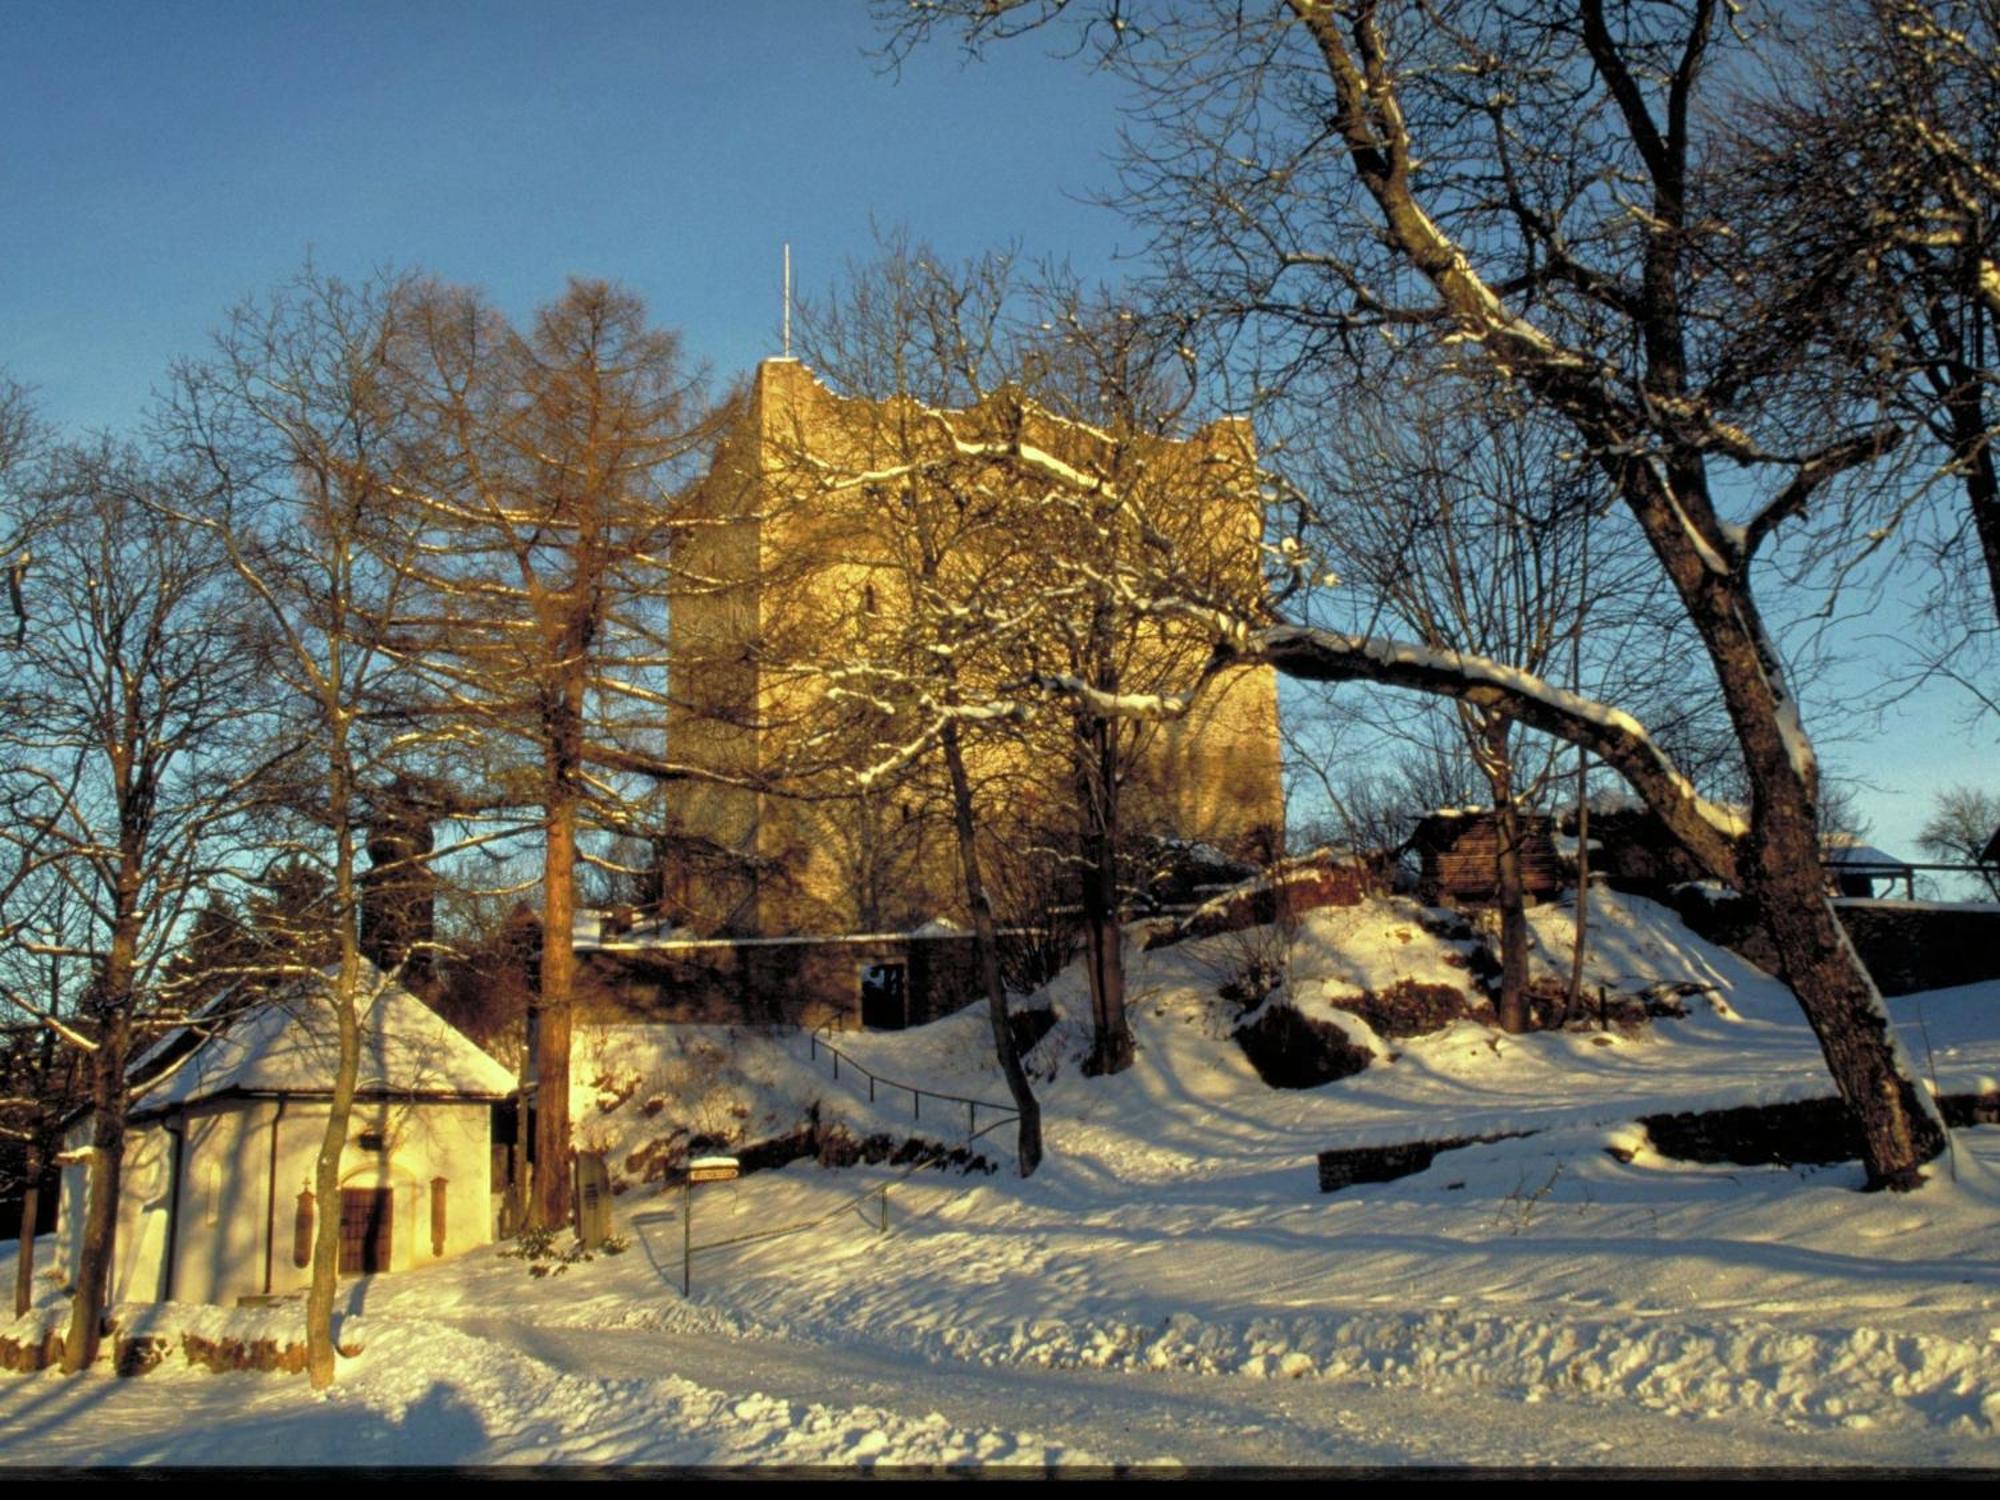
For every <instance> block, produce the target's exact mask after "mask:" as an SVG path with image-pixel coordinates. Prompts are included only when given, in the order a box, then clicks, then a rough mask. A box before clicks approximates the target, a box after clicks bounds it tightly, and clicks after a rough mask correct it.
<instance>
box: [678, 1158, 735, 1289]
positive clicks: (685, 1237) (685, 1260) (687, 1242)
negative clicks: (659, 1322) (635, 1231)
mask: <svg viewBox="0 0 2000 1500" xmlns="http://www.w3.org/2000/svg"><path fill="white" fill-rule="evenodd" d="M739 1168H740V1164H739V1163H738V1162H737V1160H736V1158H735V1157H733V1156H697V1157H694V1158H693V1159H692V1160H690V1161H689V1162H688V1164H687V1176H686V1177H685V1178H683V1179H682V1180H681V1296H683V1297H686V1296H687V1295H688V1290H689V1288H690V1287H691V1286H692V1285H693V1277H692V1267H693V1265H694V1185H695V1184H696V1183H697V1182H734V1181H735V1180H736V1178H737V1175H738V1172H739Z"/></svg>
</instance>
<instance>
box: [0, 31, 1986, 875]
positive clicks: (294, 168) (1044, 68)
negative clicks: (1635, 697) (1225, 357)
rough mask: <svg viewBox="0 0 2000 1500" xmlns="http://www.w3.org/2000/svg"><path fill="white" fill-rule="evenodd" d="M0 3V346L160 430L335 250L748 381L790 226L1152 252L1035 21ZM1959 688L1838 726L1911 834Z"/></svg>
mask: <svg viewBox="0 0 2000 1500" xmlns="http://www.w3.org/2000/svg"><path fill="white" fill-rule="evenodd" d="M0 22H4V32H0V36H4V40H0V368H5V369H7V370H9V371H11V373H12V374H14V375H15V376H16V377H18V378H20V379H23V380H26V381H28V382H30V383H32V384H33V385H35V386H37V387H38V388H39V392H40V397H41V404H42V408H43V410H44V412H45V413H46V414H47V415H48V416H50V417H52V418H53V419H55V420H56V421H57V422H59V423H61V424H63V425H64V426H66V427H69V428H71V429H73V430H75V429H84V428H91V427H109V428H122V427H129V426H131V425H132V424H133V423H135V422H136V421H137V420H138V419H139V418H140V416H141V414H142V413H143V410H144V407H145V404H146V402H147V399H148V396H149V393H150V392H151V391H152V390H153V389H155V388H156V387H157V386H159V385H160V384H161V382H162V380H163V378H164V375H165V372H166V370H167V367H168V365H169V363H170V362H171V361H172V360H173V359H174V358H176V357H177V356H181V355H188V354H198V353H200V352H201V351H202V350H203V348H204V344H205V341H206V337H207V333H208V330H209V329H210V328H212V327H213V326H215V325H216V323H217V322H218V321H219V319H220V317H221V315H222V314H223V312H224V311H225V310H226V309H227V308H228V307H229V306H230V305H231V304H233V303H235V302H237V301H240V300H241V299H243V298H245V297H246V296H250V295H253V294H256V293H259V292H263V291H266V290H268V289H269V288H271V287H273V286H274V285H276V284H277V283H279V282H281V281H283V280H285V279H286V278H287V277H289V276H290V275H292V274H293V273H295V272H296V271H297V270H298V269H299V268H300V267H301V266H302V265H303V264H304V262H305V260H306V258H307V256H308V254H310V255H311V256H312V257H313V258H314V259H315V260H316V261H317V263H318V264H319V265H320V267H321V268H322V269H324V270H327V271H329V272H333V273H335V274H339V275H342V276H347V277H359V276H363V275H366V274H367V273H368V272H369V271H370V270H372V269H374V268H377V267H382V266H391V265H393V266H399V267H411V266H421V267H423V268H425V269H427V270H430V271H433V272H435V273H437V274H439V275H441V276H443V277H445V278H447V279H449V280H453V281H460V282H467V283H473V284H477V285H481V286H484V287H486V288H487V289H488V290H489V291H491V292H492V293H493V294H494V295H495V296H496V297H498V298H499V299H500V301H501V302H502V304H503V305H504V306H506V307H507V308H508V309H509V310H511V311H513V312H515V313H516V314H522V313H525V312H527V311H528V310H529V309H531V308H532V307H534V306H535V305H536V304H537V303H538V302H541V301H544V300H547V299H549V298H551V297H553V296H555V295H556V294H557V293H559V292H560V291H561V289H562V285H563V281H564V278H565V277H567V276H570V275H573V274H575V275H588V276H602V277H607V278H610V279H613V280H617V281H620V282H623V283H624V284H626V285H628V286H630V287H632V288H633V289H635V290H637V291H638V292H639V293H641V294H642V295H643V296H644V297H645V298H646V299H647V302H648V304H649V306H650V307H651V309H652V312H653V315H654V317H655V318H656V319H657V320H658V321H659V322H661V323H663V324H666V325H668V326H672V327H677V328H679V329H681V330H682V332H683V333H684V335H685V337H686V340H687V347H688V348H689V350H690V351H691V352H692V353H693V354H695V355H696V356H698V357H700V358H702V359H704V360H706V361H708V362H709V363H711V364H712V365H713V366H714V368H715V370H716V372H717V373H718V375H720V376H722V377H724V378H727V377H728V376H730V375H732V374H734V373H737V372H740V371H742V370H745V369H747V368H748V367H749V366H750V365H751V364H752V363H754V362H755V360H756V359H758V358H759V357H761V356H763V355H766V354H770V353H775V352H777V341H778V326H779V317H780V294H779V287H780V253H781V246H782V245H783V244H784V242H786V241H787V240H789V241H790V242H791V244H792V247H793V261H794V266H795V271H796V275H797V277H798V280H799V284H800V286H801V288H802V289H803V290H805V291H807V292H812V291H815V290H822V289H824V288H825V287H826V286H827V285H828V284H829V283H830V282H831V281H832V280H833V278H834V277H835V276H836V275H837V274H838V272H839V270H840V269H841V266H842V264H843V263H844V262H845V261H846V260H848V259H849V258H865V257H866V256H867V255H868V254H869V251H870V247H871V245H872V231H871V224H880V225H882V226H883V227H885V228H887V227H892V226H896V225H899V224H906V225H908V226H909V227H910V229H911V230H912V231H913V232H914V233H916V234H917V235H918V236H920V237H921V238H924V239H927V240H929V241H931V242H932V243H933V244H934V245H935V246H936V247H937V248H938V249H939V250H940V251H942V252H943V253H945V254H946V255H948V256H953V257H957V256H963V255H969V254H973V253H975V252H977V251H979V250H982V249H985V248H987V247H990V246H995V245H1001V244H1006V243H1009V242H1015V241H1018V242H1019V243H1020V245H1021V247H1022V249H1023V250H1024V252H1026V253H1027V254H1028V255H1029V256H1030V257H1035V256H1042V255H1054V256H1057V257H1065V258H1068V259H1069V260H1070V261H1071V262H1072V263H1073V264H1074V265H1075V266H1076V268H1077V269H1078V270H1079V271H1081V272H1083V273H1085V274H1086V275H1090V276H1093V277H1098V276H1102V277H1115V276H1116V275H1117V274H1118V272H1119V270H1120V268H1121V267H1120V262H1119V259H1118V257H1119V255H1120V253H1121V252H1127V253H1130V252H1136V251H1139V250H1141V249H1143V246H1144V237H1143V235H1142V233H1141V232H1140V231H1139V230H1137V229H1135V228H1133V227H1132V226H1130V225H1128V224H1125V223H1124V222H1122V221H1121V220H1120V219H1119V218H1118V217H1117V216H1116V215H1115V214H1113V213H1112V212H1111V211H1109V210H1106V209H1103V208H1101V207H1097V206H1095V205H1093V204H1091V203H1089V202H1088V201H1087V199H1088V197H1089V195H1090V194H1091V192H1092V191H1093V190H1096V189H1102V188H1103V187H1104V186H1105V185H1106V184H1107V182H1108V181H1109V179H1110V176H1111V172H1110V169H1109V166H1108V164H1107V155H1108V153H1109V152H1110V151H1111V149H1112V148H1113V146H1114V145H1115V142H1116V132H1117V127H1118V114H1117V106H1118V103H1119V96H1118V93H1117V91H1116V89H1115V87H1114V85H1113V84H1112V83H1111V81H1110V80H1109V79H1106V78H1103V77H1093V76H1091V74H1090V72H1089V70H1088V69H1087V68H1086V67H1085V66H1084V65H1083V63H1082V62H1081V61H1080V60H1075V59H1072V60H1069V61H1066V62H1063V61H1057V60H1053V59H1051V58H1049V57H1048V56H1047V55H1046V54H1045V50H1044V49H1041V48H1038V47H1037V46H1035V45H1034V44H1033V43H1027V44H1021V45H1016V46H1013V47H1003V48H999V49H996V50H995V51H994V52H993V53H992V54H991V55H990V56H989V57H988V58H987V59H986V60H985V61H983V62H980V63H977V64H973V65H969V66H968V65H965V64H964V63H963V62H962V60H961V58H960V56H959V54H958V53H957V52H956V51H955V50H954V49H952V48H951V47H949V46H942V45H940V46H934V47H932V48H930V49H927V50H923V51H920V52H918V53H917V54H916V55H915V56H914V57H913V58H911V59H910V60H909V62H908V63H907V64H906V66H905V67H904V68H903V69H902V71H901V74H900V76H891V75H889V74H887V73H885V71H884V70H883V66H882V64H881V62H880V61H879V60H878V59H876V58H873V57H871V56H869V55H868V52H869V50H870V49H872V48H874V47H876V46H877V45H878V44H879V40H880V38H879V36H878V35H877V34H876V32H875V31H874V29H873V28H872V26H871V23H870V20H869V16H868V12H867V7H866V6H865V5H864V4H862V3H860V0H727V3H723V0H652V3H627V0H577V3H572V4H569V5H563V6H556V5H552V4H521V3H511V0H480V3H465V0H422V3H414V0H406V3H401V4H387V3H380V0H347V3H342V4H324V3H321V4H303V3H297V4H292V3H273V0H263V3H255V4H250V3H233V0H232V3H223V0H209V3H200V4H196V3H188V0H153V3H147V4H136V3H112V0H98V3H80V0H57V3H49V0H0ZM1898 624H1899V622H1898V621H1896V620H1893V619H1889V618H1886V617H1885V618H1884V620H1883V622H1882V625H1881V626H1880V629H1881V630H1882V631H1884V632H1890V633H1893V632H1894V630H1895V629H1896V628H1897V626H1898ZM1893 651H1894V647H1893V645H1881V644H1875V645H1870V644H1867V643H1863V642H1860V641H1858V640H1857V645H1856V650H1855V653H1854V656H1853V659H1852V661H1851V663H1850V664H1849V666H1848V669H1847V671H1846V672H1845V673H1843V674H1841V676H1840V678H1838V679H1835V680H1830V681H1826V682H1823V683H1820V684H1815V685H1811V689H1816V691H1813V690H1810V689H1809V700H1811V699H1814V698H1816V699H1817V700H1818V702H1819V703H1820V704H1821V705H1824V704H1825V703H1827V702H1828V701H1830V700H1852V699H1855V698H1858V697H1859V696H1861V695H1862V694H1863V693H1864V692H1865V691H1866V690H1867V689H1868V688H1869V687H1871V686H1872V685H1874V684H1875V683H1877V682H1879V680H1880V679H1881V677H1882V675H1883V672H1884V667H1883V663H1884V662H1885V661H1887V660H1889V659H1890V658H1891V656H1892V655H1893ZM1885 653H1886V654H1885ZM1956 711H1957V700H1955V699H1953V698H1952V697H1950V696H1949V695H1947V694H1943V693H1931V694H1926V695H1923V696H1921V697H1919V698H1918V699H1916V700H1914V701H1913V702H1912V703H1911V704H1909V705H1906V706H1905V707H1904V708H1903V709H1900V710H1897V711H1893V712H1891V713H1890V714H1889V715H1888V717H1886V718H1885V719H1884V720H1883V721H1882V723H1881V726H1880V728H1879V729H1877V728H1875V727H1874V726H1873V725H1867V726H1862V730H1861V734H1860V737H1858V738H1854V739H1851V740H1847V741H1845V742H1842V743H1839V744H1830V745H1829V746H1828V757H1827V758H1828V759H1829V761H1830V762H1831V763H1832V764H1834V765H1835V766H1836V768H1838V769H1840V770H1843V771H1845V772H1848V773H1850V774H1856V775H1859V776H1861V777H1863V778H1865V779H1866V780H1867V781H1868V782H1869V783H1870V789H1869V790H1866V791H1864V793H1863V796H1862V806H1863V808H1864V810H1865V811H1866V813H1867V814H1868V815H1869V816H1870V817H1871V819H1872V820H1873V822H1874V826H1875V838H1876V841H1877V842H1878V843H1880V844H1882V845H1883V846H1884V847H1887V848H1889V849H1892V850H1894V851H1897V852H1900V853H1903V854H1905V855H1906V856H1913V855H1914V834H1915V830H1916V828H1917V826H1918V825H1919V824H1920V823H1921V822H1922V820H1923V818H1924V816H1925V813H1926V811H1927V805H1928V800H1929V796H1930V792H1931V790H1932V788H1934V787H1935V786H1937V785H1939V784H1942V783H1945V782H1951V781H1970V780H1979V779H1980V778H1981V777H1982V776H1986V777H1989V778H1990V772H1989V771H1988V769H1987V768H1988V767H1989V766H1990V765H1991V764H1992V763H1993V759H1994V756H1993V750H1994V746H1993V733H1992V730H1991V728H1990V727H1988V728H1983V729H1979V730H1977V731H1975V732H1974V734H1973V735H1972V736H1971V738H1970V739H1968V738H1967V736H1966V735H1965V734H1963V733H1962V732H1961V731H1960V729H1959V727H1958V721H1957V717H1956ZM1830 727H1831V726H1830V725H1828V724H1826V723H1825V722H1824V721H1822V722H1821V723H1819V724H1818V725H1816V729H1817V731H1818V732H1820V733H1821V735H1822V738H1823V739H1824V738H1827V735H1826V730H1827V729H1829V728H1830Z"/></svg>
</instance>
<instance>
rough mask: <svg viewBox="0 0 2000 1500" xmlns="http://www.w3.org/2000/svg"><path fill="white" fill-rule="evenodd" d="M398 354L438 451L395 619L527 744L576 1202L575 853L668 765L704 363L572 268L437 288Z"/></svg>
mask: <svg viewBox="0 0 2000 1500" xmlns="http://www.w3.org/2000/svg"><path fill="white" fill-rule="evenodd" d="M404 374H405V375H406V376H407V377H408V378H409V379H410V380H411V381H412V382H413V383H414V387H415V389H416V390H417V392H418V395H417V398H416V400H417V408H416V409H417V414H418V416H417V419H418V420H419V421H420V422H421V423H422V424H423V425H424V426H425V427H426V430H427V432H428V433H429V443H430V451H429V452H428V453H427V454H425V455H423V456H422V458H421V459H416V458H413V459H412V461H411V463H410V464H409V466H408V467H407V468H406V469H405V470H404V471H402V472H399V473H398V474H397V475H396V476H395V478H394V480H393V481H392V482H391V484H390V485H389V487H388V493H390V494H391V495H392V496H393V497H394V498H395V499H397V500H398V501H399V502H400V503H402V504H403V505H405V506H408V507H410V508H411V509H412V510H413V511H414V512H415V513H416V514H417V515H418V516H419V517H420V518H421V523H422V526H423V528H424V530H425V531H426V533H427V535H428V536H429V537H430V538H431V541H430V543H429V544H428V545H427V546H426V548H425V550H424V551H423V552H422V554H420V557H419V558H418V560H417V561H416V562H415V563H414V564H413V568H412V581H413V585H414V588H413V597H412V600H411V604H410V606H409V607H408V609H406V610H405V611H404V612H403V615H402V617H401V624H400V626H399V628H400V629H402V630H404V631H405V632H406V633H407V637H408V657H409V659H410V660H411V661H412V662H413V663H415V664H418V665H421V667H422V669H423V672H424V675H425V676H426V678H427V679H428V680H429V681H430V682H431V683H432V684H433V686H434V689H435V690H436V691H437V692H439V693H440V694H442V695H443V696H444V697H446V698H448V699H449V700H450V701H451V703H452V704H453V706H454V710H453V711H454V714H455V717H456V719H457V722H458V724H459V732H460V735H461V738H462V740H463V741H464V742H465V743H467V744H475V743H483V744H485V745H486V746H487V747H488V748H489V749H490V750H491V751H492V753H494V754H495V755H496V756H499V757H502V758H504V756H505V754H506V753H508V752H507V750H506V747H513V749H514V750H515V751H518V752H519V760H518V762H517V764H518V767H519V768H518V771H517V773H516V774H515V775H514V777H513V778H512V784H513V793H512V798H511V800H513V801H514V802H515V803H516V804H517V805H520V806H524V807H528V808H532V809H534V810H535V811H536V814H537V817H538V821H539V823H540V843H541V848H542V855H543V860H542V864H543V871H542V875H543V881H542V884H543V910H542V947H541V983H540V994H539V1001H538V1004H539V1010H538V1022H539V1024H538V1027H537V1030H536V1045H535V1059H536V1078H537V1100H536V1121H537V1123H536V1148H537V1160H538V1163H539V1165H538V1170H537V1173H536V1177H535V1182H534V1188H533V1195H534V1196H533V1204H532V1209H531V1215H532V1222H533V1223H535V1224H536V1225H537V1226H539V1227H543V1228H555V1227H557V1226H560V1225H561V1224H563V1223H564V1222H566V1221H567V1220H568V1218H569V1197H570V1184H569V1172H568V1162H569V1157H570V1149H571V1146H570V1124H569V1088H570V1080H569V1050H570V1031H571V1013H572V1012H571V1007H572V997H573V990H574V982H575V951H574V938H573V919H574V908H575V886H576V875H577V869H578V865H579V862H591V861H593V860H596V861H598V862H602V861H604V860H605V859H606V858H608V856H607V855H604V854H596V855H594V854H593V853H592V852H591V850H590V849H589V848H588V847H587V845H586V843H585V840H584V835H585V834H586V833H587V832H588V830H589V829H591V828H592V827H597V828H602V829H605V830H607V831H610V832H613V833H628V834H637V835H641V836H644V835H649V834H652V833H655V832H657V829H655V828H653V827H650V826H648V824H647V821H646V818H645V812H644V806H643V796H642V793H643V787H640V788H637V789H635V788H634V787H633V786H632V785H631V783H630V781H629V779H628V778H630V777H633V776H635V775H645V776H653V777H657V776H660V775H667V774H672V771H671V769H670V768H668V767H667V766H666V763H665V761H664V746H663V745H662V744H661V743H660V740H659V733H660V731H659V723H660V720H661V718H662V716H663V712H664V709H665V705H666V698H665V696H664V686H663V674H664V669H665V626H666V621H665V610H664V599H663V592H662V581H663V580H664V578H665V576H666V552H667V547H668V544H669V541H670V539H671V536H672V533H673V530H674V527H675V524H676V508H675V504H674V493H675V491H674V481H675V478H676V477H677V475H678V474H679V467H680V465H681V464H682V462H683V461H684V460H686V459H687V458H688V457H689V456H690V455H691V454H692V453H694V452H695V451H696V450H697V449H698V447H699V446H700V444H701V442H702V441H703V440H704V438H705V435H706V430H707V429H706V426H705V415H706V414H705V412H704V409H703V406H702V403H701V401H700V399H699V382H698V379H697V378H696V376H695V375H694V374H693V373H691V372H690V371H689V369H688V368H687V366H686V365H685V364H684V362H683V361H682V358H681V354H680V347H679V341H678V340H677V339H676V338H675V337H674V336H673V335H672V334H670V333H666V332H663V331H661V330H658V329H655V328H652V327H650V326H648V324H647V321H646V315H645V310H644V308H643V306H642V305H641V304H640V302H639V301H638V299H637V298H635V297H633V296H631V295H630V294H629V293H626V292H623V291H620V290H618V289H616V288H614V287H611V286H608V285H606V284H604V283H602V282H585V281H573V282H571V284H570V287H569V290H568V291H567V292H566V293H565V294H564V295H563V296H562V297H561V298H559V299H558V300H557V301H555V302H553V303H550V304H549V305H548V306H546V307H544V308H542V309H541V310H540V311H539V312H538V313H537V314H536V315H535V318H534V319H533V322H532V324H531V326H530V327H529V328H527V329H526V330H521V331H517V330H516V329H514V328H512V327H511V326H509V325H508V323H507V322H506V320H505V319H503V318H502V317H501V316H500V315H499V313H498V312H497V311H495V310H494V309H493V308H492V307H491V306H490V305H488V304H486V303H485V302H483V301H482V300H481V299H480V298H479V297H478V296H476V295H474V294H472V293H470V292H465V291H458V290H452V289H447V288H441V287H434V288H431V289H430V290H429V292H428V293H427V294H426V295H425V296H424V297H423V298H422V299H420V305H419V306H418V308H417V310H416V312H415V314H414V317H413V328H412V333H411V341H410V349H409V352H408V354H407V357H406V363H405V367H404Z"/></svg>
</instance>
